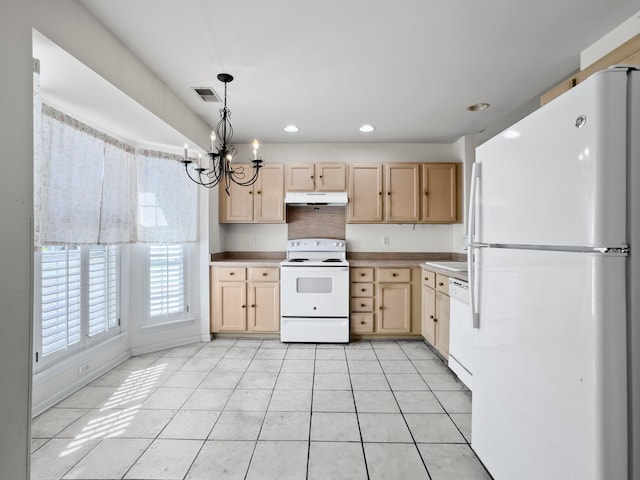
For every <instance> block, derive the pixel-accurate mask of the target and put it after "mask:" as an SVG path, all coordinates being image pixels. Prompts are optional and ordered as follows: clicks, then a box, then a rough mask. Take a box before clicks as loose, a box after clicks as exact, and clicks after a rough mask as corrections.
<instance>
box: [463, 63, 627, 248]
mask: <svg viewBox="0 0 640 480" xmlns="http://www.w3.org/2000/svg"><path fill="white" fill-rule="evenodd" d="M626 86H627V72H626V71H624V70H615V71H604V72H601V73H599V74H596V75H593V76H592V77H590V78H589V79H588V80H586V81H585V82H583V83H582V84H580V85H578V86H577V87H575V88H574V89H572V90H571V91H569V92H567V93H565V94H564V95H562V96H561V97H559V98H557V99H555V100H554V101H552V102H550V103H549V104H547V105H545V106H544V107H543V108H541V109H539V110H537V111H535V112H533V113H532V114H531V115H529V116H528V117H526V118H525V119H523V120H521V121H520V122H518V123H516V124H515V125H514V126H513V127H512V128H510V129H509V130H507V131H505V132H503V133H502V134H500V135H498V136H496V137H494V138H492V139H491V140H489V141H487V142H486V143H484V144H483V145H481V146H480V147H478V149H477V155H476V161H477V162H479V163H481V164H482V172H481V178H480V185H479V188H478V190H479V191H478V193H479V202H480V214H479V218H478V219H477V227H476V228H477V229H478V231H477V232H476V233H477V234H476V235H474V236H473V241H477V242H481V243H495V244H526V245H560V246H620V245H624V244H625V241H626V238H625V198H626V196H625V194H626V191H625V185H626V184H625V171H626V167H625V165H626V163H625V162H626V112H627V110H626V101H627V97H626V94H627V92H626Z"/></svg>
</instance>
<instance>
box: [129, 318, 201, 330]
mask: <svg viewBox="0 0 640 480" xmlns="http://www.w3.org/2000/svg"><path fill="white" fill-rule="evenodd" d="M195 321H196V319H195V318H185V319H181V320H170V321H168V322H162V323H153V324H151V325H142V326H141V327H140V331H141V332H144V333H150V332H157V331H162V330H170V329H173V328H180V327H188V326H189V325H193V324H194V322H195Z"/></svg>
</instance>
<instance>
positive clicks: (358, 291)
mask: <svg viewBox="0 0 640 480" xmlns="http://www.w3.org/2000/svg"><path fill="white" fill-rule="evenodd" d="M351 296H352V297H373V283H352V284H351Z"/></svg>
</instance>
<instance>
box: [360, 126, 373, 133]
mask: <svg viewBox="0 0 640 480" xmlns="http://www.w3.org/2000/svg"><path fill="white" fill-rule="evenodd" d="M374 130H375V127H374V126H373V125H369V124H366V125H362V126H361V127H360V131H361V132H362V133H369V132H373V131H374Z"/></svg>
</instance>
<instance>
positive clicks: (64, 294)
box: [41, 247, 82, 356]
mask: <svg viewBox="0 0 640 480" xmlns="http://www.w3.org/2000/svg"><path fill="white" fill-rule="evenodd" d="M80 260H81V259H80V248H78V247H45V248H43V250H42V305H41V308H42V355H43V356H47V355H49V354H51V353H53V352H57V351H58V350H64V349H67V348H69V346H71V345H73V344H75V343H77V342H79V341H80V339H81V330H80V318H81V315H80V312H81V290H82V289H81V281H80V279H81V277H80V264H81V262H80Z"/></svg>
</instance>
